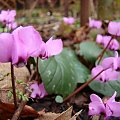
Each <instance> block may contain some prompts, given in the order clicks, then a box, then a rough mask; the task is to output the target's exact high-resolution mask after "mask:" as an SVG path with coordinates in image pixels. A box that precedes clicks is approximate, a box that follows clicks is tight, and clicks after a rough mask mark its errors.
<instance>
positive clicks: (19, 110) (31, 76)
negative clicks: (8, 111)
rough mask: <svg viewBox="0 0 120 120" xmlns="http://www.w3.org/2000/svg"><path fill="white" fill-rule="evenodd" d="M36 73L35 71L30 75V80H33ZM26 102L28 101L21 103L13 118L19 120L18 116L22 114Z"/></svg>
mask: <svg viewBox="0 0 120 120" xmlns="http://www.w3.org/2000/svg"><path fill="white" fill-rule="evenodd" d="M34 74H35V71H34V72H33V73H32V74H31V75H30V77H29V80H28V82H29V81H31V80H32V78H33V76H34ZM27 96H29V94H27ZM26 103H27V101H22V102H21V103H20V104H19V107H18V109H17V110H16V111H15V113H14V115H13V117H12V119H11V120H18V118H19V117H20V114H21V112H22V110H23V109H24V106H25V105H26Z"/></svg>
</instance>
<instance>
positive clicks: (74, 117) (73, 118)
mask: <svg viewBox="0 0 120 120" xmlns="http://www.w3.org/2000/svg"><path fill="white" fill-rule="evenodd" d="M81 112H82V110H80V111H79V112H77V113H76V114H75V115H74V116H73V117H72V118H71V119H70V120H76V118H77V117H78V115H79V114H80V113H81Z"/></svg>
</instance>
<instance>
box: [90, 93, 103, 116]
mask: <svg viewBox="0 0 120 120" xmlns="http://www.w3.org/2000/svg"><path fill="white" fill-rule="evenodd" d="M90 99H91V103H90V104H89V115H99V114H100V113H105V106H104V104H103V102H102V100H101V98H100V97H99V96H97V95H95V94H92V95H90Z"/></svg>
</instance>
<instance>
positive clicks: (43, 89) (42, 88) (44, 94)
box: [39, 83, 48, 98]
mask: <svg viewBox="0 0 120 120" xmlns="http://www.w3.org/2000/svg"><path fill="white" fill-rule="evenodd" d="M39 89H40V91H41V94H40V96H39V97H40V98H43V97H44V96H46V95H48V93H47V91H46V90H45V87H44V84H43V83H41V84H39Z"/></svg>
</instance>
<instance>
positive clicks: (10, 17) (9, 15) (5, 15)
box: [0, 10, 17, 30]
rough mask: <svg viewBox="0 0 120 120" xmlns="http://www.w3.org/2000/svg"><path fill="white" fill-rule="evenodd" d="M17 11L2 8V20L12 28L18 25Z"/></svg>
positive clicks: (0, 17)
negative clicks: (16, 19)
mask: <svg viewBox="0 0 120 120" xmlns="http://www.w3.org/2000/svg"><path fill="white" fill-rule="evenodd" d="M15 16H16V11H15V10H7V11H6V10H2V11H1V13H0V21H1V22H2V23H3V24H4V25H6V27H7V28H8V29H9V30H11V29H14V28H16V27H17V23H16V22H15Z"/></svg>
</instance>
